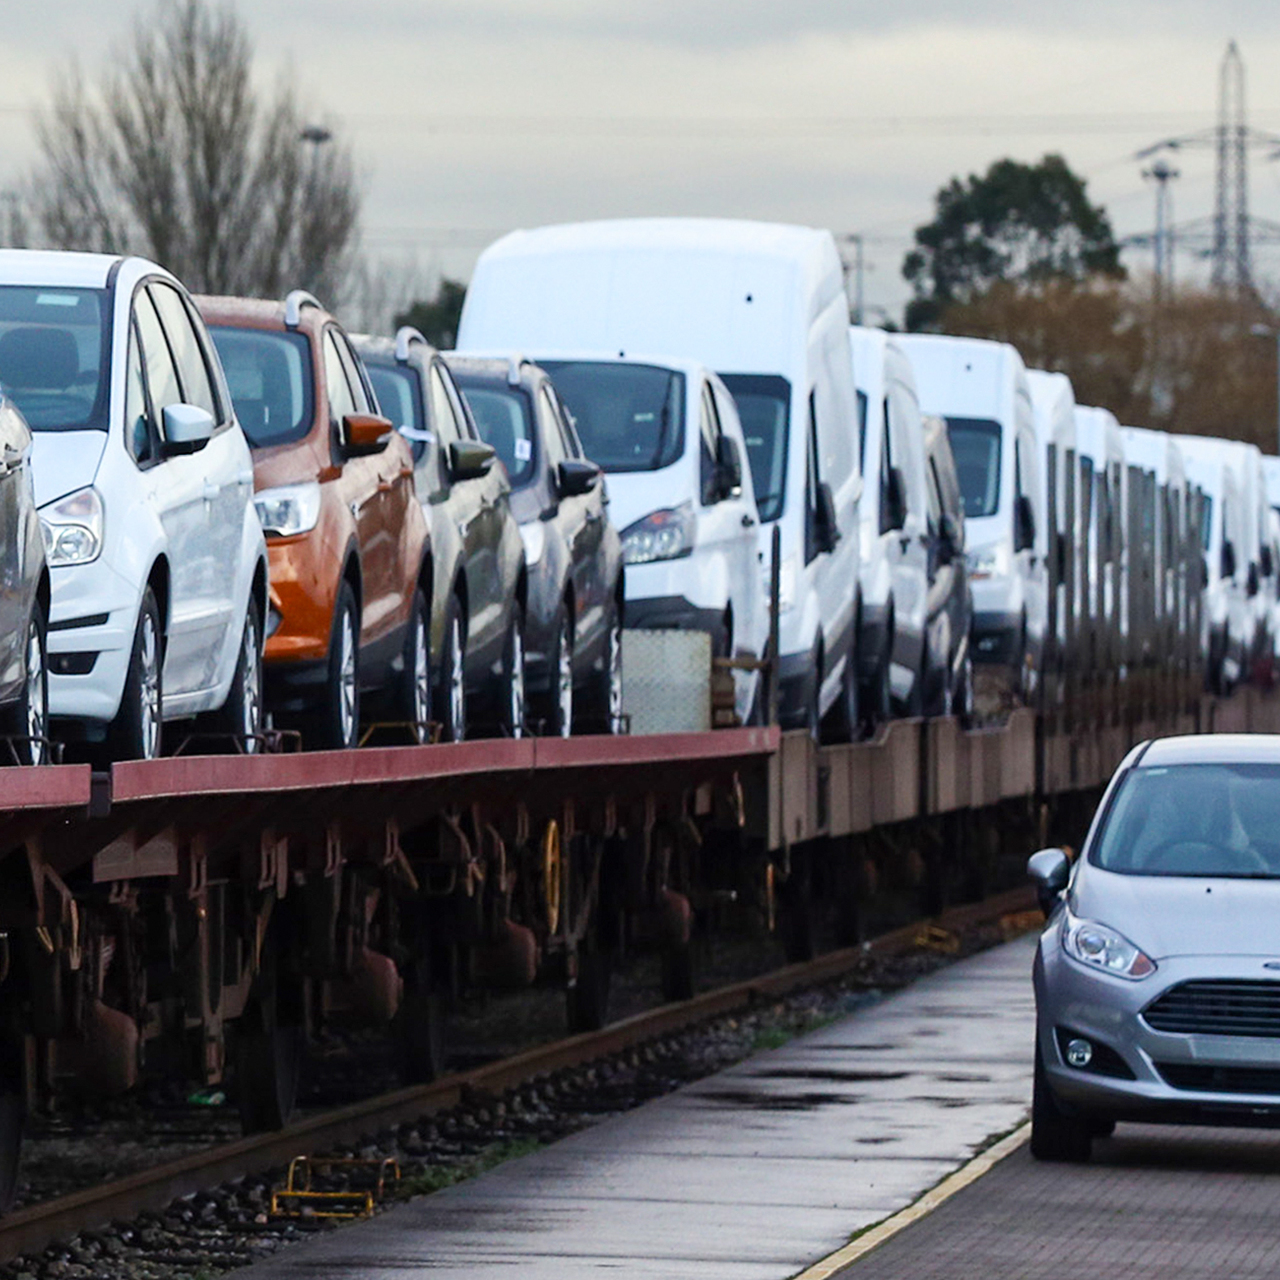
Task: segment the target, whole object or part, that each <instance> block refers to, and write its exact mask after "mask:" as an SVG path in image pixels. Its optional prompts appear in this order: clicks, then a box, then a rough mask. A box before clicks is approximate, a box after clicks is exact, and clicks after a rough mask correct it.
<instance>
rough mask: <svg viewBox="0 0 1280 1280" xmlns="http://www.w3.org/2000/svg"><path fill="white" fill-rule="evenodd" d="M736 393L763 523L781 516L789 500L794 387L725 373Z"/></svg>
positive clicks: (780, 380) (755, 376) (771, 378)
mask: <svg viewBox="0 0 1280 1280" xmlns="http://www.w3.org/2000/svg"><path fill="white" fill-rule="evenodd" d="M720 379H721V381H722V382H723V383H724V385H725V386H726V387H728V388H729V390H730V391H731V392H732V393H733V399H734V403H735V404H736V405H737V406H738V417H739V418H741V419H742V434H743V436H744V437H745V439H746V443H747V461H748V463H749V464H750V466H751V484H752V486H753V487H754V489H755V491H756V506H757V507H758V508H759V511H760V519H761V520H762V521H765V522H766V523H767V522H768V521H770V520H776V519H777V518H778V517H779V516H780V515H782V507H783V503H784V502H785V500H786V493H787V490H786V479H787V427H788V423H789V422H790V419H791V384H790V383H789V382H788V381H787V380H786V378H779V377H777V376H776V375H774V374H758V373H722V374H721V375H720Z"/></svg>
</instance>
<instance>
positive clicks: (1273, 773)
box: [1089, 764, 1280, 879]
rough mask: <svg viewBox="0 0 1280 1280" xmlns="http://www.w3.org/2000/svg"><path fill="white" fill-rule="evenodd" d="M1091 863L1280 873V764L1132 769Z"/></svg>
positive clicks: (1171, 871) (1249, 875)
mask: <svg viewBox="0 0 1280 1280" xmlns="http://www.w3.org/2000/svg"><path fill="white" fill-rule="evenodd" d="M1089 861H1090V862H1091V863H1092V864H1093V865H1095V866H1098V867H1101V868H1102V869H1104V870H1106V871H1113V872H1116V873H1118V874H1120V875H1151V876H1197V877H1233V878H1246V879H1254V878H1272V877H1280V765H1273V764H1184V765H1173V766H1168V767H1160V766H1148V767H1144V768H1138V769H1134V770H1132V771H1130V773H1129V774H1128V775H1127V777H1126V778H1125V780H1124V782H1123V783H1122V785H1121V787H1120V789H1119V791H1118V792H1117V793H1116V796H1115V798H1114V800H1113V801H1112V802H1111V804H1110V806H1109V809H1108V812H1107V815H1106V820H1105V823H1104V825H1103V827H1102V830H1101V831H1100V832H1099V835H1098V838H1097V840H1095V841H1094V843H1093V846H1092V848H1091V850H1090V853H1089Z"/></svg>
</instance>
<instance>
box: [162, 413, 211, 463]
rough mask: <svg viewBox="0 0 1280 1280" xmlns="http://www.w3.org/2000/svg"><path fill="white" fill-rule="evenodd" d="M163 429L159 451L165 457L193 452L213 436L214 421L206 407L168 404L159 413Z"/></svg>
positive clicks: (203, 445)
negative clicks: (162, 438)
mask: <svg viewBox="0 0 1280 1280" xmlns="http://www.w3.org/2000/svg"><path fill="white" fill-rule="evenodd" d="M160 419H161V425H162V427H163V429H164V443H163V445H162V446H161V451H162V452H163V453H164V456H165V457H172V456H174V455H175V454H180V453H195V452H197V451H198V450H200V449H203V448H204V447H205V445H207V444H208V443H209V440H210V438H211V437H212V436H213V429H214V427H215V425H216V424H215V422H214V420H213V414H211V413H210V412H209V410H208V409H202V408H200V406H199V405H194V404H168V405H165V407H164V410H163V411H162V412H161V414H160Z"/></svg>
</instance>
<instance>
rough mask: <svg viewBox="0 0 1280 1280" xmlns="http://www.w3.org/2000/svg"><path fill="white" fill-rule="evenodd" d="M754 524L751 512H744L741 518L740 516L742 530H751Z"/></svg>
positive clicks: (754, 519) (754, 520)
mask: <svg viewBox="0 0 1280 1280" xmlns="http://www.w3.org/2000/svg"><path fill="white" fill-rule="evenodd" d="M755 522H756V518H755V516H753V515H752V514H751V512H750V511H746V512H744V513H743V516H742V527H743V528H744V529H750V528H751V526H752V525H754V524H755Z"/></svg>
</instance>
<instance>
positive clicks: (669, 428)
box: [539, 360, 684, 471]
mask: <svg viewBox="0 0 1280 1280" xmlns="http://www.w3.org/2000/svg"><path fill="white" fill-rule="evenodd" d="M539 363H540V364H541V365H542V367H543V368H544V369H545V370H546V371H547V372H548V373H549V374H550V375H551V380H552V381H553V382H554V383H555V387H556V390H557V391H558V392H559V393H560V399H561V400H563V401H564V402H565V404H566V405H567V406H568V408H569V412H570V413H571V414H573V419H574V425H575V426H576V427H577V429H578V439H579V440H581V441H582V451H583V453H585V454H586V456H587V457H588V458H590V459H591V461H592V462H594V463H595V464H596V465H597V466H600V467H603V468H604V469H605V470H606V471H657V470H658V469H659V468H660V467H669V466H670V465H671V464H672V463H673V462H675V461H676V460H677V459H678V458H679V457H680V456H681V455H682V454H683V453H684V374H682V373H677V372H676V371H675V370H673V369H659V368H657V367H655V366H654V365H647V364H612V363H609V362H607V361H603V360H542V361H539Z"/></svg>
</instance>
